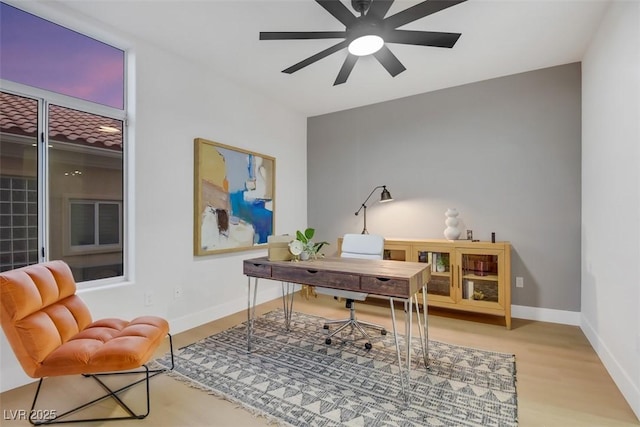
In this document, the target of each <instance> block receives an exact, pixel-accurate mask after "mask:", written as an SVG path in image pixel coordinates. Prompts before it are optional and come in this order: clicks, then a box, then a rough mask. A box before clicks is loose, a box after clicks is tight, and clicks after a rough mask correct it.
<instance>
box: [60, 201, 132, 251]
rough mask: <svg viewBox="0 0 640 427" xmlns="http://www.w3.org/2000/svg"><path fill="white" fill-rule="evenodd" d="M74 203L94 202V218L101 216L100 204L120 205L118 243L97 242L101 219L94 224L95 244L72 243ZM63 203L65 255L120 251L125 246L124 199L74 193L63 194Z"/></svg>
mask: <svg viewBox="0 0 640 427" xmlns="http://www.w3.org/2000/svg"><path fill="white" fill-rule="evenodd" d="M74 203H78V204H92V205H93V208H94V209H93V215H94V218H96V219H98V218H99V209H97V207H98V206H99V205H100V204H111V205H117V206H118V243H116V244H113V243H111V244H100V243H99V242H98V244H95V239H96V238H98V234H99V228H100V224H99V219H98V220H97V221H96V223H95V224H94V230H93V231H94V244H93V245H73V244H71V231H72V228H73V225H72V221H71V206H72V205H73V204H74ZM63 204H64V221H63V230H62V235H63V239H64V240H63V249H62V250H63V255H65V256H72V255H88V254H102V253H109V252H115V251H120V250H122V248H123V240H124V234H123V220H124V218H123V217H124V215H123V205H124V203H123V201H122V200H118V199H115V198H109V197H99V196H98V197H95V196H93V197H91V198H89V197H86V196H75V195H72V194H65V195H63Z"/></svg>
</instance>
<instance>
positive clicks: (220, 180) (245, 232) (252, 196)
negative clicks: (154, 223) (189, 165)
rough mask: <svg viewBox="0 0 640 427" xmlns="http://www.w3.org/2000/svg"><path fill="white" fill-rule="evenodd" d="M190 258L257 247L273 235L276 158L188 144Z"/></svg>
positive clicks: (216, 145)
mask: <svg viewBox="0 0 640 427" xmlns="http://www.w3.org/2000/svg"><path fill="white" fill-rule="evenodd" d="M194 143H195V144H194V152H195V165H194V170H195V177H194V180H195V182H194V191H195V195H194V215H195V218H194V254H195V255H209V254H215V253H221V252H233V251H244V250H248V249H259V248H261V247H263V246H264V245H266V243H267V237H268V236H269V235H271V234H274V213H275V204H274V202H275V195H274V192H275V174H276V159H275V158H273V157H270V156H265V155H264V154H258V153H254V152H252V151H247V150H242V149H240V148H235V147H231V146H229V145H224V144H219V143H217V142H213V141H207V140H206V139H202V138H196V139H195V140H194Z"/></svg>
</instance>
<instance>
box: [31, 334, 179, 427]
mask: <svg viewBox="0 0 640 427" xmlns="http://www.w3.org/2000/svg"><path fill="white" fill-rule="evenodd" d="M169 347H170V350H171V368H169V369H165V368H162V369H149V367H148V366H147V365H142V367H143V368H144V369H143V370H136V371H126V372H107V373H99V374H83V376H84V377H91V378H93V379H94V380H95V381H97V382H98V384H99V385H100V386H101V387H102V388H103V389H104V390H105V391H106V394H105V395H103V396H100V397H98V398H96V399H93V400H91V401H89V402H86V403H84V404H82V405H80V406H77V407H75V408H73V409H70V410H68V411H66V412H64V413H62V414H60V415H57V414H56V413H55V412H53V413H51V415H52V417H51V418H49V419H43V420H36V419H34V418H33V417H34V416H35V415H37V414H39V413H40V412H41V411H37V410H34V408H35V407H36V402H37V401H38V395H39V394H40V388H41V387H42V383H43V381H44V378H40V381H39V382H38V388H37V389H36V394H35V396H34V398H33V403H32V404H31V410H30V411H29V422H30V423H31V424H32V425H34V426H38V425H46V424H69V423H84V422H91V421H121V420H130V419H138V420H140V419H143V418H146V416H147V415H149V411H150V399H149V394H150V392H149V380H150V379H151V378H152V377H154V376H156V375H158V374H161V373H163V372H166V371H170V370H173V368H174V366H175V360H174V354H173V338H172V337H171V334H169ZM135 374H144V378H142V379H139V380H137V381H134V382H132V383H129V384H127V385H125V386H123V387H121V388H119V389H117V390H112V389H111V388H109V387H108V386H107V385H106V384H105V383H104V382H103V381H102V380H101V379H100V378H99V377H106V376H112V375H135ZM143 381H144V382H145V383H146V394H147V395H146V399H147V410H146V413H144V414H136V413H135V412H134V411H133V410H132V409H131V408H129V406H128V405H127V404H126V403H124V402H123V401H122V399H120V397H119V396H118V394H120V393H122V392H123V391H125V390H128V389H130V388H131V387H133V386H135V385H137V384H140V383H141V382H143ZM109 397H111V398H112V399H114V400H115V401H116V403H118V405H120V407H122V409H124V410H125V411H126V412H127V413H129V416H125V417H112V418H84V419H77V420H62V419H61V418H64V417H67V416H69V415H71V414H74V413H76V412H78V411H81V410H82V409H85V408H87V407H88V406H91V405H93V404H96V403H98V402H100V401H102V400H105V399H107V398H109ZM49 412H52V411H51V410H49Z"/></svg>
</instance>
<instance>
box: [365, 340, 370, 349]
mask: <svg viewBox="0 0 640 427" xmlns="http://www.w3.org/2000/svg"><path fill="white" fill-rule="evenodd" d="M364 348H366V349H367V350H371V343H370V342H368V343H366V344H365V345H364Z"/></svg>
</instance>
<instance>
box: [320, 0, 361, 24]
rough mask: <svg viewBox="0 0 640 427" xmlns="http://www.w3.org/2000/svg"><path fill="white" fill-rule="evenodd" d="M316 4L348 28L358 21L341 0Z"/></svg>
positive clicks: (326, 0)
mask: <svg viewBox="0 0 640 427" xmlns="http://www.w3.org/2000/svg"><path fill="white" fill-rule="evenodd" d="M316 2H317V3H318V4H319V5H320V6H322V7H323V8H324V9H325V10H326V11H327V12H329V13H330V14H331V15H333V17H334V18H336V19H337V20H338V21H340V22H342V23H343V24H344V25H345V26H346V27H348V26H349V25H351V24H353V23H354V22H355V21H356V16H355V15H354V14H353V13H351V11H350V10H349V9H347V6H345V5H344V4H343V3H342V2H341V1H340V0H316Z"/></svg>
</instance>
